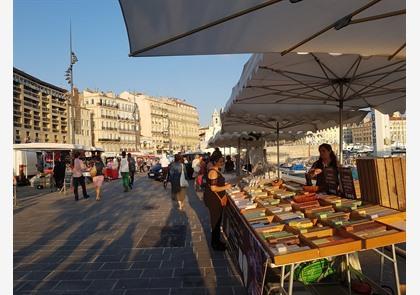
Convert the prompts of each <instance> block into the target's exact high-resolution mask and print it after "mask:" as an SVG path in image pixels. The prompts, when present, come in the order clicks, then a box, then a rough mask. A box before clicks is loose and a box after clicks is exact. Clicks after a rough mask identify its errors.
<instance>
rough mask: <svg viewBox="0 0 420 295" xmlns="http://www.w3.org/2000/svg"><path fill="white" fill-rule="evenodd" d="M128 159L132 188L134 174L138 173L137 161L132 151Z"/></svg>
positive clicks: (131, 185)
mask: <svg viewBox="0 0 420 295" xmlns="http://www.w3.org/2000/svg"><path fill="white" fill-rule="evenodd" d="M127 160H128V172H129V176H130V183H129V186H130V189H133V184H134V174H136V161H135V160H134V158H133V157H132V156H131V153H128V154H127Z"/></svg>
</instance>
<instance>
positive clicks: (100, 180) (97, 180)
mask: <svg viewBox="0 0 420 295" xmlns="http://www.w3.org/2000/svg"><path fill="white" fill-rule="evenodd" d="M92 180H93V183H94V184H95V187H101V186H102V183H103V182H104V176H103V175H98V176H95V177H93V179H92Z"/></svg>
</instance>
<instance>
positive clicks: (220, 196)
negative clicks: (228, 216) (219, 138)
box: [203, 154, 232, 251]
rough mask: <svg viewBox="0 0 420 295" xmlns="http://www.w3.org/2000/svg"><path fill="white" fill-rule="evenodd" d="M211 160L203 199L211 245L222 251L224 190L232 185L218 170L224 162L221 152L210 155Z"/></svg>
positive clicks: (225, 199) (223, 248)
mask: <svg viewBox="0 0 420 295" xmlns="http://www.w3.org/2000/svg"><path fill="white" fill-rule="evenodd" d="M211 161H212V162H213V165H212V167H211V168H210V170H209V171H208V174H207V183H206V186H205V190H204V196H203V200H204V204H205V205H206V207H207V208H208V209H209V212H210V222H211V229H212V230H211V246H212V248H213V249H214V250H217V251H224V250H226V245H225V244H224V243H223V242H222V241H221V240H220V236H221V233H220V226H221V223H222V214H223V208H224V207H225V206H226V203H227V196H226V190H227V189H230V188H231V187H232V185H230V184H228V183H226V182H225V178H224V177H223V175H222V173H221V172H220V171H221V169H222V167H223V165H224V162H225V161H224V158H223V157H222V156H221V154H215V155H212V158H211Z"/></svg>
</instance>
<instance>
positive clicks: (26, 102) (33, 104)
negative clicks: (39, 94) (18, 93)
mask: <svg viewBox="0 0 420 295" xmlns="http://www.w3.org/2000/svg"><path fill="white" fill-rule="evenodd" d="M23 105H24V106H26V107H30V108H34V109H39V104H37V103H32V102H29V101H24V102H23Z"/></svg>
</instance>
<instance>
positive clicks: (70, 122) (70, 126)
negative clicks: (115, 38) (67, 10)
mask: <svg viewBox="0 0 420 295" xmlns="http://www.w3.org/2000/svg"><path fill="white" fill-rule="evenodd" d="M77 61H78V59H77V57H76V54H74V52H73V48H72V34H71V22H70V65H69V67H68V68H67V70H66V72H65V75H64V76H65V77H66V81H67V83H69V84H70V97H69V98H68V100H67V116H68V118H67V129H68V131H69V137H70V141H71V143H73V144H74V143H75V126H74V125H75V124H74V123H75V122H74V107H73V101H74V99H73V98H74V84H73V65H74V64H75V63H76V62H77Z"/></svg>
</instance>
